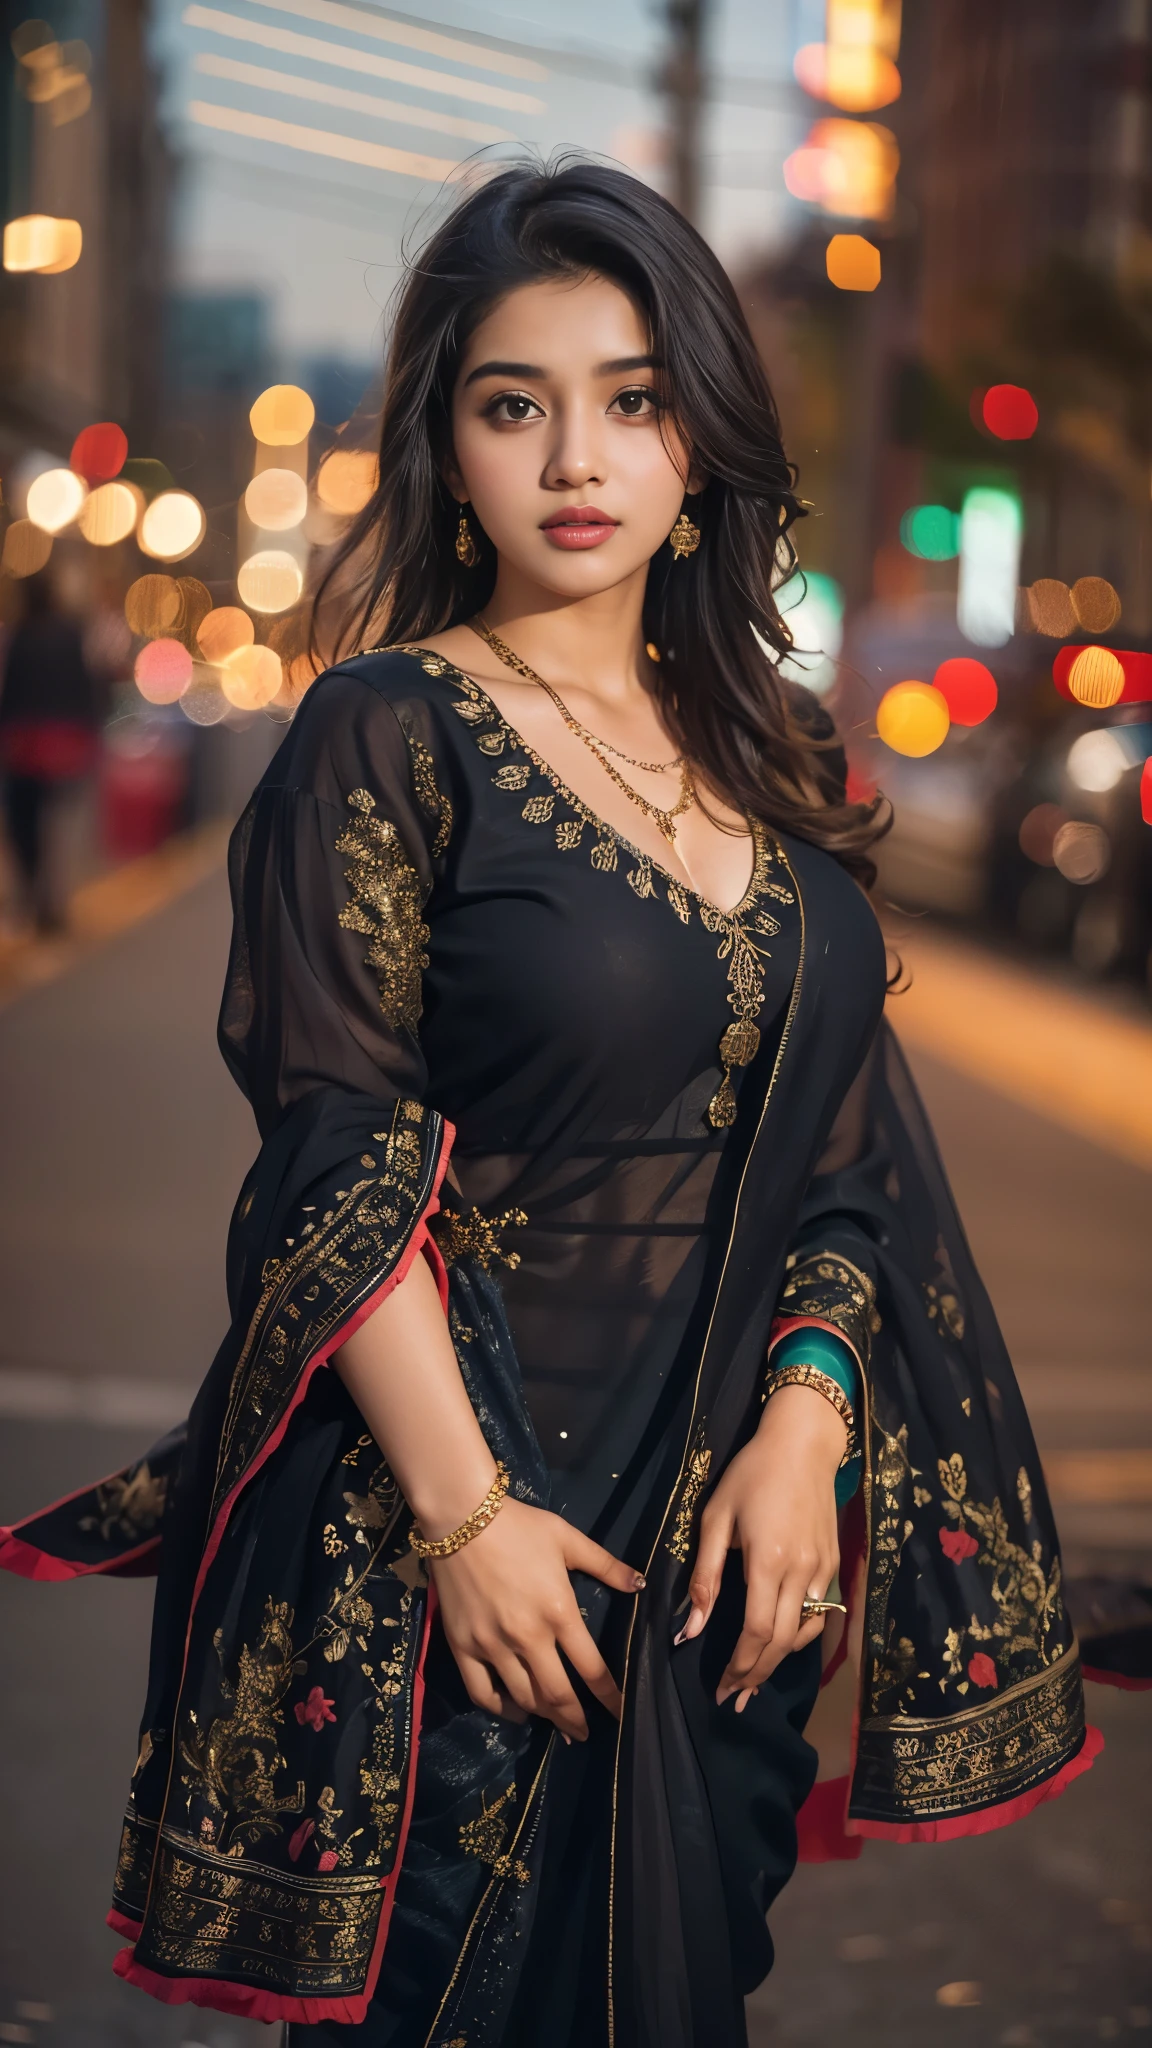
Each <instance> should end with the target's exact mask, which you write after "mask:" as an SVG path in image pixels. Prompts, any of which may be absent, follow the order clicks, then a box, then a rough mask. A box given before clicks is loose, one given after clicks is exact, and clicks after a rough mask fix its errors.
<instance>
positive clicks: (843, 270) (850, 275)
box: [824, 235, 880, 292]
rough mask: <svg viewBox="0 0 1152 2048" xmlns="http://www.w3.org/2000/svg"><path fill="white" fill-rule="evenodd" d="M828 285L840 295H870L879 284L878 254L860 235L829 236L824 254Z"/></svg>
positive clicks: (872, 245) (872, 243) (875, 248)
mask: <svg viewBox="0 0 1152 2048" xmlns="http://www.w3.org/2000/svg"><path fill="white" fill-rule="evenodd" d="M824 267H825V269H826V270H827V272H828V281H829V283H830V284H834V285H835V286H836V289H837V290H838V291H842V292H874V291H875V289H876V287H877V285H878V284H879V282H880V251H879V249H878V248H877V247H876V244H875V242H870V241H868V240H867V238H866V237H865V236H864V235H833V237H832V240H831V241H830V242H829V244H828V247H827V249H826V250H825V252H824Z"/></svg>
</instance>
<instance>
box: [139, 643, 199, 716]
mask: <svg viewBox="0 0 1152 2048" xmlns="http://www.w3.org/2000/svg"><path fill="white" fill-rule="evenodd" d="M133 674H134V676H135V678H136V688H137V689H138V690H139V692H140V695H141V696H142V697H146V698H147V700H148V702H149V704H175V702H176V699H177V698H178V697H179V696H180V695H181V694H182V693H183V691H184V690H186V689H187V687H188V684H189V683H190V682H191V680H192V656H191V655H190V654H189V652H188V649H187V648H186V647H185V645H184V643H183V641H181V640H149V642H148V644H147V646H146V647H142V648H141V649H140V652H139V654H138V655H137V656H136V662H135V666H134V668H133Z"/></svg>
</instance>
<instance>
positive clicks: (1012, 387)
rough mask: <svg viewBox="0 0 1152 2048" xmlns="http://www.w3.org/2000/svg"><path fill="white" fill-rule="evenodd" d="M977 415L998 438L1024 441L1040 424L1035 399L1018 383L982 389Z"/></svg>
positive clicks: (995, 385)
mask: <svg viewBox="0 0 1152 2048" xmlns="http://www.w3.org/2000/svg"><path fill="white" fill-rule="evenodd" d="M980 416H981V418H982V419H983V421H984V425H985V426H986V427H987V429H988V432H989V433H990V434H995V436H996V439H997V440H998V441H1027V440H1030V439H1031V437H1032V435H1033V434H1034V433H1035V432H1036V429H1037V427H1038V426H1039V424H1040V414H1039V412H1038V410H1037V406H1036V400H1035V399H1034V398H1033V396H1032V393H1031V392H1030V391H1025V389H1024V386H1023V385H1022V384H993V386H992V388H991V390H989V391H986V392H985V393H984V397H983V400H982V401H981V405H980Z"/></svg>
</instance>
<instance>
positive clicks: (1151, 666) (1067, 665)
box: [1052, 644, 1152, 704]
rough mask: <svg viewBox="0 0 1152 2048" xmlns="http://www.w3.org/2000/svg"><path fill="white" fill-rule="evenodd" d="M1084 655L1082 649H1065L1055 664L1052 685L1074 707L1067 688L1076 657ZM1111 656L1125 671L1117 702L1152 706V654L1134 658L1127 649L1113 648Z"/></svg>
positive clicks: (1139, 655) (1061, 650)
mask: <svg viewBox="0 0 1152 2048" xmlns="http://www.w3.org/2000/svg"><path fill="white" fill-rule="evenodd" d="M1083 652H1084V649H1083V647H1079V646H1076V645H1075V644H1073V645H1071V646H1069V647H1062V648H1061V649H1060V652H1059V654H1058V655H1057V656H1056V659H1055V661H1054V662H1053V663H1052V681H1053V682H1054V683H1055V685H1056V688H1057V689H1058V690H1059V692H1060V695H1061V696H1062V697H1067V699H1068V702H1069V703H1070V704H1074V703H1075V702H1076V699H1075V697H1074V696H1073V695H1072V692H1071V690H1070V689H1069V687H1068V676H1069V672H1070V670H1071V667H1072V663H1073V662H1074V661H1075V659H1076V656H1077V655H1078V654H1083ZM1109 652H1110V653H1112V654H1114V655H1115V656H1116V659H1117V661H1118V662H1119V663H1120V666H1121V668H1122V669H1123V671H1124V688H1123V690H1122V691H1121V693H1120V696H1119V698H1118V700H1117V701H1118V702H1119V703H1121V704H1150V703H1152V654H1133V653H1132V652H1130V650H1129V649H1128V648H1125V647H1113V648H1110V649H1109Z"/></svg>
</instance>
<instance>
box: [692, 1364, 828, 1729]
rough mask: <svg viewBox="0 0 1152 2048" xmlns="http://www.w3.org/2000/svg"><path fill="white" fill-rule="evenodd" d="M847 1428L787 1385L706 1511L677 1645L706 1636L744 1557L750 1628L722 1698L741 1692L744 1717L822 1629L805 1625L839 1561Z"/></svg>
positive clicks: (804, 1391) (812, 1397)
mask: <svg viewBox="0 0 1152 2048" xmlns="http://www.w3.org/2000/svg"><path fill="white" fill-rule="evenodd" d="M847 1440H848V1438H847V1431H846V1429H845V1425H844V1422H843V1421H842V1419H841V1417H840V1416H839V1415H838V1413H837V1411H836V1410H835V1408H833V1407H832V1405H831V1403H830V1402H829V1401H826V1400H825V1399H824V1397H823V1395H822V1394H819V1393H817V1392H816V1391H815V1390H814V1389H813V1388H811V1387H801V1386H788V1387H781V1389H780V1391H779V1393H777V1394H773V1396H772V1398H771V1400H770V1401H768V1402H767V1404H766V1406H765V1409H764V1414H763V1416H762V1418H761V1421H760V1426H759V1428H758V1429H757V1431H756V1434H755V1436H754V1437H753V1438H752V1440H751V1442H750V1443H747V1444H745V1446H744V1449H743V1450H742V1451H738V1452H737V1454H736V1456H735V1457H734V1458H733V1460H732V1463H731V1464H730V1465H729V1467H728V1469H727V1471H726V1472H725V1473H724V1475H723V1478H722V1479H721V1480H720V1483H719V1485H718V1486H717V1488H716V1490H715V1492H714V1493H713V1494H712V1496H711V1498H710V1500H709V1502H708V1505H707V1507H706V1508H705V1510H704V1513H703V1516H702V1517H701V1522H700V1544H699V1549H698V1551H697V1554H696V1565H695V1569H694V1571H693V1573H692V1583H691V1588H690V1591H691V1597H692V1611H691V1613H690V1614H689V1616H688V1620H687V1621H686V1623H685V1625H684V1628H683V1630H682V1631H681V1633H680V1635H679V1636H678V1637H677V1641H678V1642H684V1641H687V1640H690V1639H691V1638H692V1637H693V1636H698V1635H699V1634H700V1631H701V1630H702V1629H703V1628H704V1627H705V1625H706V1623H707V1621H708V1617H709V1615H710V1614H711V1612H712V1609H713V1606H714V1605H715V1601H716V1596H717V1594H718V1592H719V1590H720V1579H721V1575H722V1573H723V1570H724V1561H725V1559H726V1557H727V1555H728V1552H729V1551H730V1550H734V1549H739V1550H741V1551H743V1553H744V1582H745V1585H746V1586H747V1589H748V1591H747V1597H746V1600H745V1605H744V1627H743V1629H742V1631H741V1634H740V1638H739V1641H738V1642H737V1644H736V1647H735V1649H734V1650H733V1652H732V1655H731V1657H730V1658H729V1660H728V1665H727V1668H726V1670H725V1672H724V1675H723V1677H722V1678H721V1680H720V1684H719V1687H718V1689H717V1693H716V1700H717V1704H718V1705H719V1706H723V1704H724V1701H725V1700H726V1699H729V1698H730V1697H731V1695H732V1694H733V1693H738V1694H739V1695H740V1697H739V1698H738V1700H737V1702H736V1711H737V1713H739V1712H741V1711H742V1710H743V1708H744V1706H745V1705H746V1704H747V1700H748V1696H749V1695H750V1694H751V1693H752V1692H754V1691H755V1689H756V1687H757V1686H758V1685H760V1684H762V1683H763V1681H764V1680H765V1679H766V1678H769V1677H770V1676H771V1674H772V1672H773V1671H775V1669H776V1666H777V1665H778V1664H779V1663H781V1662H782V1661H783V1659H784V1658H785V1657H787V1656H788V1655H789V1653H790V1652H791V1651H793V1650H802V1649H803V1648H804V1647H805V1645H806V1644H807V1643H810V1642H812V1641H813V1639H814V1638H815V1637H816V1636H818V1635H819V1634H820V1632H821V1630H822V1629H823V1627H824V1616H823V1615H822V1614H817V1615H813V1616H811V1617H810V1619H809V1620H807V1621H801V1618H800V1608H801V1604H802V1602H803V1601H804V1600H806V1599H810V1600H823V1599H824V1598H825V1596H826V1594H827V1590H828V1587H829V1585H830V1584H831V1582H832V1580H833V1579H834V1578H835V1576H836V1572H837V1570H838V1568H839V1563H840V1550H839V1543H838V1540H837V1534H836V1495H835V1486H836V1472H837V1468H838V1467H839V1464H840V1460H841V1459H842V1457H843V1456H844V1449H845V1445H846V1443H847Z"/></svg>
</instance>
